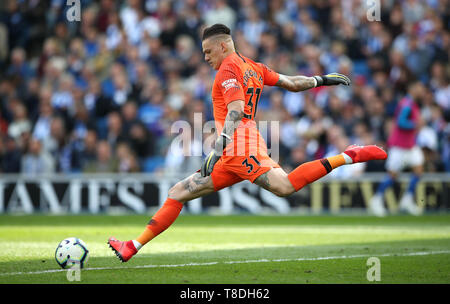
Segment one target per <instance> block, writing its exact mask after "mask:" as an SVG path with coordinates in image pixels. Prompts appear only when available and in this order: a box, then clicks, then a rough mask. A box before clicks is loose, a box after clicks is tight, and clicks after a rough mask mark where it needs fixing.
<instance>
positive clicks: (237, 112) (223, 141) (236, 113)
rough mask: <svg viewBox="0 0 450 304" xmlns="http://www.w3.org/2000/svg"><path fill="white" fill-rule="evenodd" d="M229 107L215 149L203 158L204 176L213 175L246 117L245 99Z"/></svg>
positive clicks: (202, 170)
mask: <svg viewBox="0 0 450 304" xmlns="http://www.w3.org/2000/svg"><path fill="white" fill-rule="evenodd" d="M227 107H228V113H227V116H226V117H225V124H224V126H223V128H222V133H221V134H219V136H218V137H217V140H216V142H215V145H214V149H213V150H212V151H211V153H209V155H208V156H207V157H206V158H205V159H204V160H203V164H202V168H201V169H200V172H201V176H202V177H205V176H208V175H211V173H212V170H213V169H214V165H215V164H216V162H217V161H218V160H219V159H220V157H221V156H222V154H223V150H224V149H225V147H226V145H227V144H228V143H230V142H231V141H232V138H233V134H234V131H235V130H236V128H237V126H238V125H239V122H240V121H241V120H242V117H244V101H243V100H235V101H232V102H230V103H229V104H228V106H227ZM188 190H189V189H188Z"/></svg>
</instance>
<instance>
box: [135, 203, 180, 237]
mask: <svg viewBox="0 0 450 304" xmlns="http://www.w3.org/2000/svg"><path fill="white" fill-rule="evenodd" d="M182 208H183V204H182V203H180V202H179V201H177V200H174V199H171V198H167V200H166V201H165V202H164V205H162V207H161V208H160V209H159V210H158V211H157V212H156V213H155V215H153V217H152V219H151V220H150V222H149V223H148V225H147V227H146V229H145V231H144V232H142V234H141V235H140V236H139V237H138V238H137V239H136V241H138V242H139V243H140V244H141V245H145V244H147V243H148V242H149V241H150V240H152V239H153V238H154V237H156V236H157V235H158V234H160V233H161V232H163V231H164V230H166V229H167V228H169V226H170V225H172V223H173V222H175V220H176V219H177V217H178V215H179V214H180V212H181V209H182Z"/></svg>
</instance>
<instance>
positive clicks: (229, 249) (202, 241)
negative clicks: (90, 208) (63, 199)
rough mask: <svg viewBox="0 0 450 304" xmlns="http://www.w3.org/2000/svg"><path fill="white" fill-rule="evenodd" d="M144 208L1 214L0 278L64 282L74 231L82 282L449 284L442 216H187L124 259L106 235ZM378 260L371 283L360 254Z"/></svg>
mask: <svg viewBox="0 0 450 304" xmlns="http://www.w3.org/2000/svg"><path fill="white" fill-rule="evenodd" d="M148 219H149V216H141V215H127V216H106V215H101V216H94V215H83V216H45V215H33V216H8V215H2V216H0V283H69V284H74V283H76V282H69V281H68V280H67V277H66V275H67V272H66V271H64V270H61V269H59V266H58V265H57V264H56V262H55V259H54V253H55V249H56V246H57V245H58V243H59V242H60V241H61V240H63V239H64V238H66V237H71V236H76V237H78V238H81V239H82V240H83V241H85V242H86V244H87V246H88V249H89V251H90V257H89V262H88V264H87V266H86V267H87V268H86V269H83V270H82V271H81V277H80V279H81V280H80V283H84V284H89V283H106V284H110V283H157V284H166V283H171V284H191V283H200V284H203V283H205V284H206V283H220V284H233V283H234V284H236V283H237V284H241V283H245V284H265V283H270V284H314V283H370V284H374V283H376V284H380V283H381V284H383V283H444V284H448V283H450V215H448V214H435V215H426V216H421V217H412V216H406V215H405V216H390V217H386V218H375V217H370V216H356V215H347V216H344V215H339V216H328V215H324V216H250V215H236V216H207V215H201V216H193V215H181V216H180V217H179V218H178V219H177V221H176V222H175V224H174V225H173V226H172V227H170V228H169V229H168V230H167V231H165V232H164V233H163V234H161V235H160V236H158V237H157V238H155V239H154V240H153V241H152V242H150V243H149V244H148V245H147V246H145V247H144V248H143V249H142V250H141V251H140V252H139V254H138V255H136V256H135V257H134V258H133V259H132V260H130V261H129V262H127V263H121V262H120V261H119V260H118V259H117V258H116V256H115V255H114V254H113V252H112V251H111V250H110V249H109V248H108V246H107V244H106V241H107V239H108V237H109V236H115V237H116V238H118V239H124V240H126V239H130V238H133V237H136V236H137V235H139V234H140V233H141V231H142V229H143V228H144V227H145V225H146V223H147V222H148ZM370 257H378V258H379V260H380V274H381V276H380V279H381V281H379V282H369V281H368V280H367V276H366V275H367V271H368V270H369V266H368V265H367V260H368V258H370Z"/></svg>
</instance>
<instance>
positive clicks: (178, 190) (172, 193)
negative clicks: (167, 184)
mask: <svg viewBox="0 0 450 304" xmlns="http://www.w3.org/2000/svg"><path fill="white" fill-rule="evenodd" d="M182 190H183V186H182V184H181V182H178V183H176V184H175V185H174V186H172V187H171V188H170V189H169V192H168V193H167V194H168V197H169V198H172V199H174V200H177V201H181V200H182V199H183V198H182Z"/></svg>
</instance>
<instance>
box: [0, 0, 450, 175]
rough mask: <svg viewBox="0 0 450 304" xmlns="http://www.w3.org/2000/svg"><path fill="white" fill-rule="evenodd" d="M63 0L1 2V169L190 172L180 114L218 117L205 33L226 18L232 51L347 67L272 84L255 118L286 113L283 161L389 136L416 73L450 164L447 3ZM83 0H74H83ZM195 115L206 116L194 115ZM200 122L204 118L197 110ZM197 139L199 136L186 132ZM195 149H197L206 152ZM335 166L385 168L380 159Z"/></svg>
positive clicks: (432, 166) (282, 66) (278, 66)
mask: <svg viewBox="0 0 450 304" xmlns="http://www.w3.org/2000/svg"><path fill="white" fill-rule="evenodd" d="M66 2H67V1H65V0H51V1H40V0H9V1H1V4H0V10H1V12H0V68H1V74H0V136H1V140H0V172H2V173H19V172H21V173H24V174H30V175H33V174H34V175H37V174H44V173H53V172H60V173H77V172H162V171H169V172H192V171H195V170H197V169H199V168H200V164H201V161H202V156H200V155H201V146H202V142H201V141H202V139H198V138H193V139H192V142H191V145H190V146H189V149H191V152H192V154H194V155H197V156H195V157H187V156H185V154H186V153H183V152H185V151H184V150H183V149H182V148H180V146H179V145H174V144H173V142H174V141H173V140H174V138H176V137H177V136H179V134H178V127H177V124H176V123H175V122H177V121H187V122H189V123H190V124H191V125H192V126H193V125H194V116H196V115H195V113H202V115H201V116H200V117H201V120H202V122H201V123H204V122H206V121H209V120H212V119H213V117H212V109H211V96H210V93H211V86H212V83H213V81H214V75H215V71H214V70H212V69H211V68H210V67H209V66H208V65H207V64H206V63H205V62H204V59H203V54H202V52H201V41H200V37H201V33H202V30H203V28H204V27H205V26H207V25H211V24H214V23H223V24H226V25H227V26H229V27H230V28H231V29H232V34H233V38H234V40H235V44H236V48H237V50H238V51H239V52H240V53H241V54H243V55H245V56H248V57H250V58H253V59H254V60H257V61H261V62H264V63H265V64H267V65H268V66H269V67H270V68H272V69H273V70H275V71H277V72H280V73H283V74H286V75H307V76H312V75H321V74H325V73H330V72H339V73H343V74H346V75H349V76H350V77H351V79H352V80H353V83H352V85H351V86H350V87H343V86H338V87H319V88H314V89H312V90H308V91H305V92H302V93H291V92H287V91H284V90H280V89H278V88H276V87H270V88H269V87H266V88H265V90H264V92H263V95H262V97H261V99H260V101H259V105H258V113H257V119H258V120H260V121H277V122H279V127H280V132H279V138H277V137H276V136H275V137H274V136H271V137H270V138H267V140H268V141H269V142H268V144H269V147H270V146H271V144H272V143H271V140H272V141H273V140H274V138H275V140H278V139H279V151H280V154H279V162H280V164H281V165H282V167H284V168H285V169H286V170H287V171H288V172H289V170H291V169H292V168H295V167H296V166H298V165H299V164H300V163H303V162H305V161H309V160H312V159H317V158H321V157H324V156H327V155H332V154H336V153H338V152H340V151H342V150H344V149H345V147H346V146H348V145H349V144H351V143H352V144H378V145H381V146H386V140H387V137H388V135H389V130H390V128H391V126H392V123H393V115H394V110H395V107H396V104H397V103H398V101H399V100H400V99H401V98H403V97H404V96H405V95H406V94H407V90H408V86H409V85H410V84H411V83H413V82H417V81H420V82H421V83H422V84H423V90H422V96H420V97H419V98H418V102H419V106H420V108H421V114H422V120H421V125H420V131H419V133H418V144H419V145H420V147H421V148H422V149H423V150H424V151H425V155H426V163H425V171H426V172H444V171H446V172H450V86H449V79H450V77H449V75H450V66H449V62H448V56H449V50H450V33H449V30H448V29H449V25H450V20H449V11H450V8H449V1H439V0H420V1H419V0H399V1H394V0H387V1H374V3H376V2H380V19H381V21H379V22H378V21H372V22H371V21H369V20H368V17H367V14H368V13H367V12H368V7H366V3H367V1H360V0H329V1H328V0H271V1H262V0H230V1H225V0H161V1H159V0H122V1H119V0H100V1H89V0H82V1H80V2H81V10H80V11H81V16H80V17H81V20H80V21H79V22H78V21H72V22H70V21H68V19H67V13H68V10H69V9H70V8H71V6H69V5H67V3H66ZM77 2H78V1H74V3H77ZM196 117H197V118H198V115H197V116H196ZM197 123H198V122H197ZM192 137H193V136H192ZM199 151H200V152H199ZM345 168H348V169H345V170H344V169H343V170H341V171H337V173H336V174H339V175H343V176H345V175H348V176H354V175H355V174H360V173H362V172H374V171H384V164H383V162H372V163H369V164H368V165H367V166H366V165H361V166H346V167H345Z"/></svg>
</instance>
